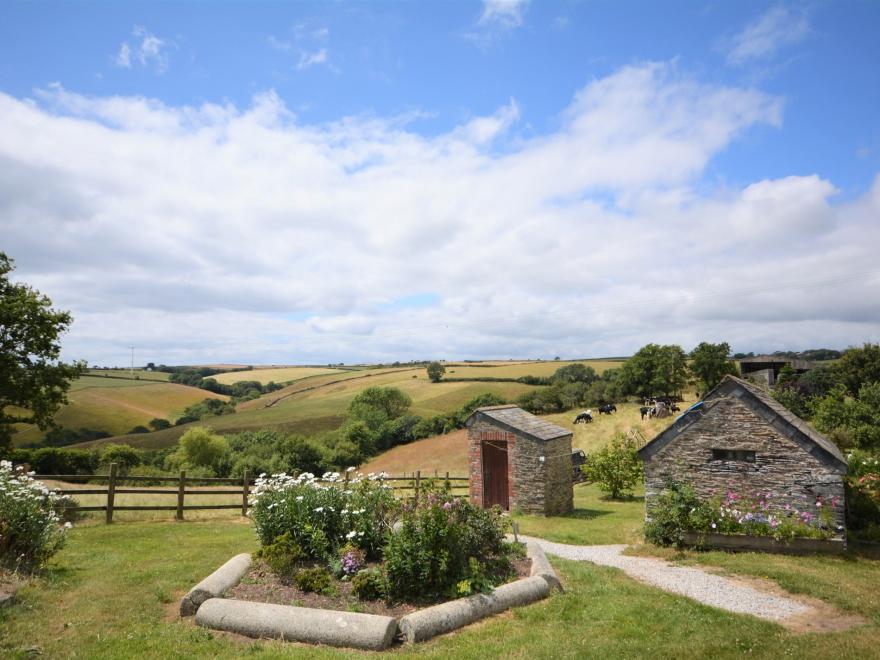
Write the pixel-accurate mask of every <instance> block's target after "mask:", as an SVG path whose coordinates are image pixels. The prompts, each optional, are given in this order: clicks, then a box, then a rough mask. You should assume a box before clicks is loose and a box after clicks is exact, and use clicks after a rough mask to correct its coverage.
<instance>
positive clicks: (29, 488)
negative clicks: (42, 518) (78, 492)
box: [0, 461, 61, 522]
mask: <svg viewBox="0 0 880 660" xmlns="http://www.w3.org/2000/svg"><path fill="white" fill-rule="evenodd" d="M33 474H34V473H33V472H25V471H24V470H22V469H21V468H20V467H19V468H14V467H13V466H12V463H11V462H9V461H0V496H2V497H3V498H4V499H6V498H9V500H11V501H12V502H24V501H31V502H34V503H41V504H42V503H45V504H52V503H54V502H55V501H56V500H58V499H59V498H60V497H61V496H60V495H59V494H58V493H56V492H55V491H53V490H50V489H49V488H48V487H47V486H46V484H44V483H43V482H42V481H37V480H36V479H34V478H33ZM47 513H48V515H49V517H50V519H52V521H53V522H58V521H59V520H60V519H59V517H58V515H57V514H56V513H55V512H54V511H51V510H50V511H48V512H47Z"/></svg>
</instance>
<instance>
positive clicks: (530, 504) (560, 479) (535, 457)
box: [468, 420, 574, 516]
mask: <svg viewBox="0 0 880 660" xmlns="http://www.w3.org/2000/svg"><path fill="white" fill-rule="evenodd" d="M487 440H489V441H506V442H507V452H508V453H507V471H508V493H509V498H510V509H511V510H518V511H522V512H523V513H532V514H539V515H547V516H553V515H560V514H565V513H569V512H570V511H571V510H572V509H573V505H574V502H573V500H574V492H573V490H572V486H573V484H572V474H571V435H566V436H562V437H559V438H554V439H552V440H544V441H537V440H534V439H532V438H529V437H526V436H523V435H519V434H514V433H511V432H509V431H506V430H505V429H500V428H498V427H497V426H495V425H493V424H491V423H490V422H488V421H486V420H479V421H475V422H474V423H473V424H472V425H471V427H470V428H469V429H468V463H469V477H470V501H471V503H472V504H475V505H477V506H484V497H483V462H482V450H481V447H482V443H483V442H484V441H487ZM541 456H544V461H543V462H542V461H541V460H540V459H541Z"/></svg>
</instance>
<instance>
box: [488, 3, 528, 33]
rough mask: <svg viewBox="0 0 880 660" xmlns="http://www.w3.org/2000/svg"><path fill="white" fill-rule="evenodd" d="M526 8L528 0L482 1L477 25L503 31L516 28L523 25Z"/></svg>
mask: <svg viewBox="0 0 880 660" xmlns="http://www.w3.org/2000/svg"><path fill="white" fill-rule="evenodd" d="M528 6H529V0H483V13H482V14H481V15H480V20H479V23H480V25H490V26H494V27H498V28H501V29H503V30H512V29H514V28H518V27H520V26H521V25H522V24H523V15H524V14H525V11H526V9H527V8H528Z"/></svg>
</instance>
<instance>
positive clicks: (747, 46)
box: [723, 5, 810, 66]
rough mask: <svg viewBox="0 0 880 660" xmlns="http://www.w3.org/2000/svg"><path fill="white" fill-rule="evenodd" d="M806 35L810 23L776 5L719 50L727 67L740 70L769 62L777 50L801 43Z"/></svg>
mask: <svg viewBox="0 0 880 660" xmlns="http://www.w3.org/2000/svg"><path fill="white" fill-rule="evenodd" d="M809 34H810V22H809V20H808V19H807V16H806V15H805V13H804V12H803V11H802V10H793V9H789V8H787V7H785V6H783V5H778V6H776V7H772V8H771V9H769V10H767V11H766V12H765V13H764V14H762V15H761V16H759V17H758V18H757V19H756V20H754V21H753V22H751V23H749V24H748V25H747V26H746V27H745V28H743V30H742V31H741V32H739V33H737V34H736V35H734V36H733V37H732V38H731V39H728V40H726V41H725V42H724V44H723V46H724V48H725V50H726V51H727V61H728V63H729V64H732V65H734V66H741V65H743V64H747V63H750V62H754V61H757V60H763V59H767V58H770V57H772V56H773V55H775V54H776V52H777V51H779V50H780V49H782V48H784V47H786V46H791V45H794V44H796V43H798V42H800V41H803V40H804V39H805V38H806V37H807V36H808V35H809Z"/></svg>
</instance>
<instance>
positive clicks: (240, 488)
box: [34, 463, 468, 523]
mask: <svg viewBox="0 0 880 660" xmlns="http://www.w3.org/2000/svg"><path fill="white" fill-rule="evenodd" d="M343 478H344V480H345V482H348V479H349V474H348V473H347V472H346V473H344V475H343ZM34 479H38V480H41V481H45V480H47V479H49V480H53V481H66V482H78V481H86V482H92V481H98V482H101V481H106V482H107V486H106V488H57V489H54V490H55V492H56V493H58V494H60V495H69V496H71V497H75V496H77V495H106V496H107V503H106V504H102V505H98V506H73V507H69V509H68V510H70V511H104V512H105V513H106V520H107V522H108V523H112V522H113V513H114V512H115V511H175V517H176V518H177V520H183V512H184V511H195V510H206V509H236V510H238V509H241V515H242V516H246V515H247V512H248V496H249V495H250V489H251V486H252V485H253V480H252V478H251V475H250V474H249V473H248V471H247V470H245V472H244V475H243V477H242V478H241V479H226V478H220V477H187V476H186V471H185V470H181V471H180V475H179V476H176V477H153V476H137V475H130V474H126V475H121V474H119V473H118V469H117V465H116V463H111V464H110V473H109V474H38V475H34ZM384 480H385V481H388V482H391V485H393V486H394V490H395V491H396V492H397V491H404V493H405V492H406V491H413V497H416V498H417V497H418V494H419V491H420V490H422V488H424V486H425V483H426V482H427V481H429V480H440V481H448V482H450V487H451V488H452V489H453V490H458V491H461V490H462V489H467V488H468V478H467V477H455V476H450V475H449V473H448V472H447V473H446V474H445V475H444V474H439V473H438V472H437V471H436V470H434V473H433V475H432V474H430V473H425V474H424V475H423V474H422V472H421V471H416V472H412V473H410V476H407V475H403V476H400V477H390V476H389V477H385V478H384ZM319 481H320V480H319ZM130 482H134V483H139V482H146V483H148V484H150V485H152V484H155V483H157V482H158V483H173V484H176V487H173V488H150V487H140V488H138V487H127V486H128V484H129V483H130ZM89 485H91V484H89ZM187 485H190V486H197V485H198V486H203V487H204V486H230V488H227V489H212V490H192V489H189V490H188V489H187ZM232 486H235V487H236V488H232ZM117 495H175V496H176V497H177V503H176V504H173V505H168V506H159V505H154V504H148V505H119V504H116V496H117ZM198 495H238V496H240V497H241V504H186V497H187V496H190V497H192V496H198ZM404 497H408V496H407V495H405V494H404Z"/></svg>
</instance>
